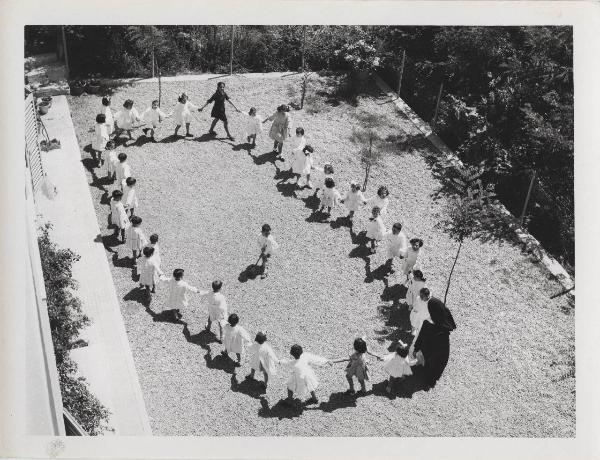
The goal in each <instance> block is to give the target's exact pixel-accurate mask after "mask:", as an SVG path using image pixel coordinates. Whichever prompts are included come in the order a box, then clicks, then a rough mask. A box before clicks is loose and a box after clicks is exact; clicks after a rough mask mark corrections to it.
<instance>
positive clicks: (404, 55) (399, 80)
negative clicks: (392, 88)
mask: <svg viewBox="0 0 600 460" xmlns="http://www.w3.org/2000/svg"><path fill="white" fill-rule="evenodd" d="M405 61H406V50H404V51H402V64H400V76H399V77H398V97H400V89H401V88H402V75H403V74H404V62H405Z"/></svg>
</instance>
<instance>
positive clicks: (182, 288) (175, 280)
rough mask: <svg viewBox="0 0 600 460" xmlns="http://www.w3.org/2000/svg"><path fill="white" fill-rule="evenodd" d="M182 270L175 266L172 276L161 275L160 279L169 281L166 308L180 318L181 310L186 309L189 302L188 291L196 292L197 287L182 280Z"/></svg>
mask: <svg viewBox="0 0 600 460" xmlns="http://www.w3.org/2000/svg"><path fill="white" fill-rule="evenodd" d="M183 275H184V270H183V269H182V268H176V269H175V270H173V277H172V278H166V277H161V278H160V280H161V281H164V282H168V283H169V298H168V300H167V310H172V312H173V315H174V316H175V317H176V318H178V319H181V317H182V316H183V315H182V314H181V310H183V309H187V308H188V306H189V304H190V299H189V293H190V292H194V293H197V292H198V288H196V287H194V286H192V285H190V284H188V283H187V282H186V281H183Z"/></svg>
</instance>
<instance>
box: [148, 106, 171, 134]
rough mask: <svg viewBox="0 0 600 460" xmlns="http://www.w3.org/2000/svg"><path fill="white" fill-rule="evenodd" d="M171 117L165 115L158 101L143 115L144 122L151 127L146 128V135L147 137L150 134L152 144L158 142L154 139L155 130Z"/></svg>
mask: <svg viewBox="0 0 600 460" xmlns="http://www.w3.org/2000/svg"><path fill="white" fill-rule="evenodd" d="M169 116H170V115H165V113H164V112H163V111H162V110H160V107H159V106H158V100H155V101H152V107H148V108H147V109H146V110H145V111H144V113H142V118H143V119H144V121H145V122H146V123H147V124H148V125H150V127H149V128H144V129H143V130H142V131H144V134H145V135H146V136H147V135H148V133H150V139H151V140H152V142H156V139H155V138H154V130H155V129H156V128H158V127H159V126H160V124H161V123H162V122H163V120H164V119H165V118H168V117H169Z"/></svg>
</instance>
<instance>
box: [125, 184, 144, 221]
mask: <svg viewBox="0 0 600 460" xmlns="http://www.w3.org/2000/svg"><path fill="white" fill-rule="evenodd" d="M136 183H137V180H136V179H135V178H133V177H128V178H126V179H125V187H123V201H124V204H123V205H124V206H125V210H126V211H127V212H129V215H130V216H133V215H134V211H135V210H136V209H137V208H138V207H139V206H140V203H139V201H138V197H137V190H136Z"/></svg>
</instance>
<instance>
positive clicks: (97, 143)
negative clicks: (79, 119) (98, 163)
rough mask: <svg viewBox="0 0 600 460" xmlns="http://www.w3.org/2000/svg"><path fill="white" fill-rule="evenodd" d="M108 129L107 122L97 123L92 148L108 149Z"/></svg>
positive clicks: (101, 150)
mask: <svg viewBox="0 0 600 460" xmlns="http://www.w3.org/2000/svg"><path fill="white" fill-rule="evenodd" d="M108 139H109V137H108V130H107V129H106V125H105V124H101V123H96V127H95V128H94V139H93V140H92V148H93V149H94V150H98V151H100V152H103V151H104V150H105V149H106V143H107V142H108Z"/></svg>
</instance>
